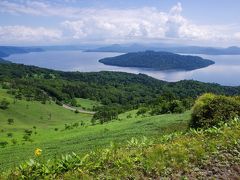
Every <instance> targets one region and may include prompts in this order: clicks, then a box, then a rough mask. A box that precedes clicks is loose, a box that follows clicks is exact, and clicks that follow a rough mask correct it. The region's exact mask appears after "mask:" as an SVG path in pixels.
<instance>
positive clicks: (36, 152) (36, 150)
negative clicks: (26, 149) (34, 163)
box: [34, 148, 42, 156]
mask: <svg viewBox="0 0 240 180" xmlns="http://www.w3.org/2000/svg"><path fill="white" fill-rule="evenodd" d="M34 154H35V156H40V155H41V154H42V150H41V149H39V148H37V149H35V151H34Z"/></svg>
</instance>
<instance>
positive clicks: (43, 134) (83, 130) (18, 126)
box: [0, 89, 190, 171]
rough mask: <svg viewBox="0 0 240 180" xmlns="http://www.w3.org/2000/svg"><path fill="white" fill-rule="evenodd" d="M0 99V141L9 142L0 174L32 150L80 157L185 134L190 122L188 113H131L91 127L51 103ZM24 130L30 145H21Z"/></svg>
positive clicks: (86, 118) (0, 155)
mask: <svg viewBox="0 0 240 180" xmlns="http://www.w3.org/2000/svg"><path fill="white" fill-rule="evenodd" d="M3 98H6V99H7V100H8V101H9V102H11V104H10V106H9V108H8V109H7V110H0V130H1V132H0V141H7V142H8V145H6V147H4V148H0V171H3V170H6V169H8V168H10V167H13V166H16V165H19V163H21V162H23V161H25V160H27V159H30V158H33V157H34V153H33V152H34V149H35V148H37V147H38V148H41V149H42V150H43V152H44V158H45V159H48V158H50V157H54V156H60V155H61V154H65V153H71V152H72V151H74V152H76V153H80V154H81V153H86V152H89V151H92V150H95V149H99V148H104V147H106V146H108V145H109V144H110V142H112V141H114V142H117V143H121V142H125V141H126V140H129V139H131V138H132V137H142V136H147V137H148V138H152V137H158V136H159V135H160V134H164V133H168V132H173V131H177V130H184V129H186V128H187V123H188V120H189V119H190V112H189V111H188V112H186V113H184V114H167V115H159V116H151V117H150V116H137V115H136V110H134V111H130V112H127V113H124V114H121V115H120V116H119V119H118V120H114V121H112V122H109V123H105V124H103V125H100V124H96V125H94V126H93V125H91V121H90V120H91V118H92V116H91V115H88V114H81V113H74V112H72V111H69V110H66V109H64V108H62V107H61V106H58V105H56V104H54V103H53V102H47V103H46V104H41V103H40V102H36V101H25V100H18V101H17V102H15V103H14V98H13V97H12V96H10V95H9V94H7V93H6V91H5V90H2V89H0V99H3ZM82 101H83V100H82ZM86 104H87V102H86ZM9 118H12V119H14V123H13V124H12V125H9V124H8V122H7V120H8V119H9ZM74 123H79V126H78V127H74V128H73V129H69V130H66V129H65V124H68V125H71V124H74ZM81 124H82V125H81ZM33 126H35V127H36V129H34V128H33ZM25 129H31V130H32V131H33V132H35V131H36V132H37V133H36V134H35V133H33V134H32V135H31V139H32V142H28V141H27V142H26V141H23V135H24V130H25ZM8 133H12V137H8ZM12 139H15V140H16V141H17V144H13V143H12Z"/></svg>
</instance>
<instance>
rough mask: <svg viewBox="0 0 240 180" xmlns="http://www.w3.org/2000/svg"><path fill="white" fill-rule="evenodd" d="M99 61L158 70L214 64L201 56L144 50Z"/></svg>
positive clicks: (194, 67) (197, 67)
mask: <svg viewBox="0 0 240 180" xmlns="http://www.w3.org/2000/svg"><path fill="white" fill-rule="evenodd" d="M99 62H101V63H103V64H106V65H112V66H121V67H138V68H152V69H157V70H174V69H181V70H194V69H200V68H204V67H207V66H210V65H212V64H214V61H212V60H208V59H203V58H201V57H199V56H190V55H179V54H174V53H170V52H156V51H144V52H133V53H127V54H123V55H120V56H116V57H108V58H104V59H100V60H99Z"/></svg>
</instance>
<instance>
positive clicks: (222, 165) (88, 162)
mask: <svg viewBox="0 0 240 180" xmlns="http://www.w3.org/2000/svg"><path fill="white" fill-rule="evenodd" d="M43 156H44V152H42V157H43ZM239 167H240V122H239V120H237V119H235V120H233V121H230V122H229V123H228V124H222V125H221V126H220V127H218V128H217V127H213V128H209V129H205V130H189V131H188V132H186V133H172V134H170V135H164V136H162V137H160V138H159V139H158V140H156V142H155V143H153V142H152V141H150V140H148V139H147V138H145V137H144V138H142V139H134V138H133V139H132V140H130V141H129V142H127V144H126V145H125V146H120V145H116V144H111V146H110V147H109V148H106V149H103V150H99V151H96V152H91V153H89V154H86V155H85V156H79V155H76V154H75V153H72V154H68V155H65V156H62V157H61V158H55V159H50V160H48V161H47V162H45V161H43V162H42V161H41V158H39V157H38V158H36V159H31V160H30V161H28V162H26V163H24V164H22V165H21V166H19V167H18V168H16V169H14V170H12V171H11V172H8V173H7V174H5V175H3V177H2V178H4V177H5V178H6V179H7V178H8V179H43V178H45V179H142V178H152V179H156V178H180V177H183V178H190V179H192V178H200V179H206V178H210V177H211V178H212V177H213V178H217V179H218V178H220V177H221V178H224V177H225V178H234V177H237V175H238V174H239V172H240V168H239ZM227 170H230V171H227Z"/></svg>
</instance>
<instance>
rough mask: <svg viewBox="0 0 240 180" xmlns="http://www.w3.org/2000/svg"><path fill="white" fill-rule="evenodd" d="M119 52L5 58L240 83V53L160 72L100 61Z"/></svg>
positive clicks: (84, 69) (58, 67) (65, 67)
mask: <svg viewBox="0 0 240 180" xmlns="http://www.w3.org/2000/svg"><path fill="white" fill-rule="evenodd" d="M117 55H120V53H105V52H81V51H45V52H33V53H27V54H14V55H11V56H9V57H7V58H5V59H7V60H10V61H12V62H15V63H21V64H26V65H35V66H39V67H45V68H50V69H56V70H63V71H82V72H92V71H122V72H129V73H135V74H138V73H143V74H147V75H149V76H152V77H154V78H157V79H161V80H166V81H171V82H173V81H179V80H184V79H193V80H198V81H202V82H214V83H219V84H222V85H230V86H239V85H240V55H198V56H201V57H203V58H207V59H211V60H213V61H215V64H214V65H211V66H209V67H206V68H202V69H198V70H193V71H156V70H151V69H140V68H126V67H116V66H107V65H104V64H101V63H99V62H98V60H99V59H101V58H104V57H112V56H117Z"/></svg>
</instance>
